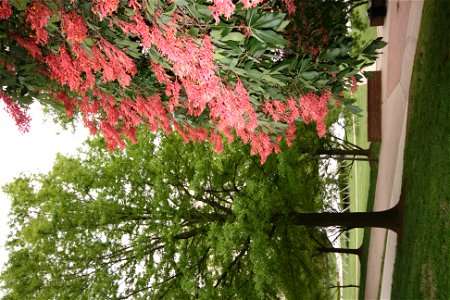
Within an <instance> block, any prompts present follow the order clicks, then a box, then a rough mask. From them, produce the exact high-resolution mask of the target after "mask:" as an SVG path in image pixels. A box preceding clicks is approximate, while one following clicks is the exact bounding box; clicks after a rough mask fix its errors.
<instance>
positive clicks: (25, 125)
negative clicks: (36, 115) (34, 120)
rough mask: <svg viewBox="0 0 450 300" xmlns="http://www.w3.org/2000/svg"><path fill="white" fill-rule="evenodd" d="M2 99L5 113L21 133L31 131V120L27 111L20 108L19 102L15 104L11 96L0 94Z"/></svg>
mask: <svg viewBox="0 0 450 300" xmlns="http://www.w3.org/2000/svg"><path fill="white" fill-rule="evenodd" d="M0 99H2V100H3V103H5V105H6V107H5V111H6V112H7V113H8V114H9V115H10V116H11V118H13V120H14V121H15V122H16V126H17V128H18V129H19V131H20V132H22V133H25V132H28V131H29V130H30V122H31V118H30V116H29V115H28V112H27V110H26V109H24V108H22V107H20V105H19V104H18V103H17V102H14V101H13V100H12V99H11V97H10V96H8V95H6V94H5V93H1V92H0Z"/></svg>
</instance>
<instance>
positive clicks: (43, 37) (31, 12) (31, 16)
mask: <svg viewBox="0 0 450 300" xmlns="http://www.w3.org/2000/svg"><path fill="white" fill-rule="evenodd" d="M2 2H4V1H2ZM26 14H27V18H26V20H27V22H28V23H30V27H31V29H33V30H34V31H35V32H36V35H35V36H34V37H35V38H36V43H37V44H42V45H45V44H46V43H47V40H48V38H49V34H48V32H47V30H46V29H45V26H47V21H48V19H49V18H50V17H51V15H52V12H51V11H50V9H49V8H48V7H47V6H46V5H45V4H44V3H43V2H37V1H36V2H33V3H32V4H31V6H30V7H29V8H28V9H27V11H26Z"/></svg>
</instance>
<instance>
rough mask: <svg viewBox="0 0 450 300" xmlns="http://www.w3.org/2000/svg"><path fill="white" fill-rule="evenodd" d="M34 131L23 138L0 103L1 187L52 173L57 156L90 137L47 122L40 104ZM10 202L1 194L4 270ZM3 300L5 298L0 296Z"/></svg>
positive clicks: (35, 106) (82, 131)
mask: <svg viewBox="0 0 450 300" xmlns="http://www.w3.org/2000/svg"><path fill="white" fill-rule="evenodd" d="M30 115H31V118H32V121H31V128H30V131H29V132H28V133H25V134H21V133H20V132H19V131H18V130H17V128H16V125H15V122H14V120H13V119H11V117H10V116H9V115H8V114H7V113H6V112H5V110H4V103H3V101H1V100H0V186H3V185H4V184H5V183H8V182H10V181H11V180H12V179H13V178H14V177H16V176H17V175H19V174H20V173H26V174H29V173H39V172H40V173H42V172H47V171H49V170H50V169H51V167H52V165H53V161H54V159H55V158H56V153H62V154H69V153H75V151H76V149H77V148H78V147H79V146H80V145H81V143H82V142H83V141H84V140H85V139H86V137H87V136H88V135H89V131H88V130H87V129H85V128H82V126H78V128H77V130H76V132H75V133H73V132H72V131H71V130H70V131H64V130H63V129H61V127H60V126H57V125H55V124H53V122H52V121H51V120H48V121H45V117H44V115H43V113H42V111H41V108H40V106H39V104H33V105H32V106H31V110H30ZM8 211H9V199H8V198H7V197H6V195H5V194H3V193H2V192H1V191H0V268H1V266H3V265H4V263H5V262H6V260H7V253H6V252H5V248H4V242H5V240H6V237H7V234H8V226H7V222H8V218H7V216H8ZM0 296H1V295H0Z"/></svg>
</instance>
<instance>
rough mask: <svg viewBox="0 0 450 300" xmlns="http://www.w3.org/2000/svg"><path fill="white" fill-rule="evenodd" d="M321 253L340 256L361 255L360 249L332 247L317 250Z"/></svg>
mask: <svg viewBox="0 0 450 300" xmlns="http://www.w3.org/2000/svg"><path fill="white" fill-rule="evenodd" d="M317 250H318V251H319V252H322V253H341V254H355V255H358V256H360V255H361V248H356V249H355V248H334V247H320V248H317Z"/></svg>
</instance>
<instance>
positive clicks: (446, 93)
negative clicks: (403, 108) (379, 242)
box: [391, 0, 450, 299]
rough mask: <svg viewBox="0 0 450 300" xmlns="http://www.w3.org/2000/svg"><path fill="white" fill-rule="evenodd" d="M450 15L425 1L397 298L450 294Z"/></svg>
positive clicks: (410, 127) (410, 130) (443, 4)
mask: <svg viewBox="0 0 450 300" xmlns="http://www.w3.org/2000/svg"><path fill="white" fill-rule="evenodd" d="M449 16H450V7H449V6H448V3H446V1H439V0H434V1H425V3H424V10H423V16H422V25H421V31H420V36H419V42H418V45H417V51H416V58H415V63H414V70H413V78H412V83H411V90H410V103H409V114H408V128H407V136H406V147H405V163H404V172H403V198H404V200H405V209H404V226H403V232H402V237H401V239H400V241H399V246H398V249H397V257H396V263H395V269H394V280H393V287H392V296H391V298H392V299H448V295H450V272H449V266H450V184H449V183H450V171H449V170H450V169H449V167H450V146H449V142H450V102H449V100H450V62H449V54H450V52H449V50H450V35H449V34H448V33H449V32H450V19H449ZM443 32H444V33H446V34H442V33H443Z"/></svg>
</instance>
